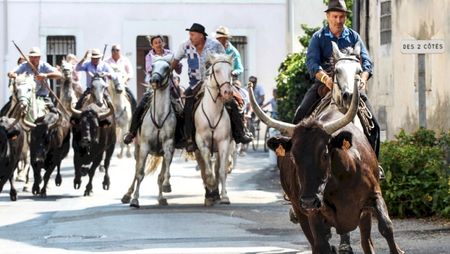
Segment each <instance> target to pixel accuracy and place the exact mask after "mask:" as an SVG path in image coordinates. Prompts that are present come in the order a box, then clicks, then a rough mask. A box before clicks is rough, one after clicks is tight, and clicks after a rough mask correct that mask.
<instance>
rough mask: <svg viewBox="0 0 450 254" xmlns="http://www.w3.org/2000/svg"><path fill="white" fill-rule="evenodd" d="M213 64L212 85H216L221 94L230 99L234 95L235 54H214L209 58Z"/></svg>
mask: <svg viewBox="0 0 450 254" xmlns="http://www.w3.org/2000/svg"><path fill="white" fill-rule="evenodd" d="M207 61H208V62H209V63H210V64H211V67H210V68H211V69H210V70H211V73H210V85H211V86H212V87H216V88H217V89H218V90H219V92H220V96H221V97H222V98H223V99H224V100H225V101H227V100H230V99H231V98H232V96H233V89H232V85H231V82H232V78H231V71H232V70H233V67H232V66H233V65H232V63H233V56H231V55H225V54H212V55H209V56H208V60H207Z"/></svg>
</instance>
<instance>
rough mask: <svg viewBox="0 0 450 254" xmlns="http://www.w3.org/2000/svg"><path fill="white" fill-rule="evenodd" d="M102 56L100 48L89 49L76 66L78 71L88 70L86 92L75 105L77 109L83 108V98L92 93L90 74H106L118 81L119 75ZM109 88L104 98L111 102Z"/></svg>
mask: <svg viewBox="0 0 450 254" xmlns="http://www.w3.org/2000/svg"><path fill="white" fill-rule="evenodd" d="M101 57H102V54H101V53H100V50H99V49H92V50H87V51H86V53H85V54H84V56H83V58H82V59H81V60H80V62H78V64H77V67H76V68H75V70H76V71H85V72H87V75H86V90H85V91H84V93H83V94H82V95H81V96H80V98H79V99H78V102H77V105H76V106H75V108H76V109H81V107H82V106H83V100H84V98H85V97H86V96H87V95H88V94H89V93H90V91H91V86H92V77H91V75H90V74H97V73H98V74H102V75H106V76H107V77H109V78H111V79H112V80H114V81H115V82H118V79H117V75H116V74H115V73H114V71H113V70H112V69H111V67H110V66H109V65H108V64H107V63H105V62H104V61H102V60H101V59H100V58H101ZM87 58H91V60H90V61H86V59H87ZM107 91H108V90H107V89H105V93H104V98H105V99H106V100H107V101H108V102H111V98H110V96H109V94H108V92H107Z"/></svg>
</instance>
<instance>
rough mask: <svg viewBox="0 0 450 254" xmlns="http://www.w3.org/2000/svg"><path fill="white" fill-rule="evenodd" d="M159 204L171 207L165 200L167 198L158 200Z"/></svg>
mask: <svg viewBox="0 0 450 254" xmlns="http://www.w3.org/2000/svg"><path fill="white" fill-rule="evenodd" d="M158 203H159V205H161V206H167V205H169V204H168V203H167V199H165V198H162V199H160V200H158Z"/></svg>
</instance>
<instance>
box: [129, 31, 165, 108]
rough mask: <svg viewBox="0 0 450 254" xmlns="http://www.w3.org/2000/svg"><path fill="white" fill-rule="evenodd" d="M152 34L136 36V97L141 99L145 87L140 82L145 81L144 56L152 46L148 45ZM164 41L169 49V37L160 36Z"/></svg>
mask: <svg viewBox="0 0 450 254" xmlns="http://www.w3.org/2000/svg"><path fill="white" fill-rule="evenodd" d="M152 36H154V35H150V36H147V35H139V36H138V37H137V38H136V97H137V99H138V101H139V100H141V98H142V95H143V94H144V92H145V87H144V86H141V85H140V84H142V83H144V81H145V56H146V55H147V54H148V52H149V51H150V49H151V48H152V47H151V45H150V38H151V37H152ZM162 37H163V39H164V42H165V48H166V49H169V37H168V36H166V35H163V36H162Z"/></svg>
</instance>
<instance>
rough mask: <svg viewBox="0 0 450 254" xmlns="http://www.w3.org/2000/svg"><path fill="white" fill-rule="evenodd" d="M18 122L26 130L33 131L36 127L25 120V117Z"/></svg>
mask: <svg viewBox="0 0 450 254" xmlns="http://www.w3.org/2000/svg"><path fill="white" fill-rule="evenodd" d="M20 120H21V121H22V124H23V125H24V126H25V127H26V128H28V129H34V128H36V126H37V125H36V124H35V123H32V122H30V121H28V120H27V119H25V116H23V117H22V118H21V119H20Z"/></svg>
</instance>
